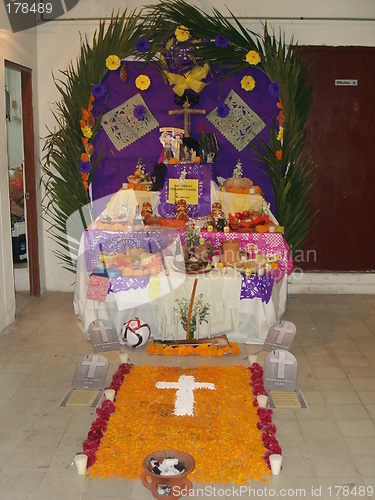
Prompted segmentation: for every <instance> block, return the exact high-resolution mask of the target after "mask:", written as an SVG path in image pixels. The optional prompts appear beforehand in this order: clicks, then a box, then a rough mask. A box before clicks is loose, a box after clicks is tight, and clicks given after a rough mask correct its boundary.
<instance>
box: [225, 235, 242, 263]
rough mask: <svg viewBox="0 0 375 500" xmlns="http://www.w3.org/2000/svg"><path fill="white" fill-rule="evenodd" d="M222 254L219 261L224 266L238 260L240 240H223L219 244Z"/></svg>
mask: <svg viewBox="0 0 375 500" xmlns="http://www.w3.org/2000/svg"><path fill="white" fill-rule="evenodd" d="M221 248H222V253H223V254H222V256H221V261H222V263H223V264H224V266H226V265H227V264H234V263H235V262H239V260H240V242H239V241H238V240H225V241H223V243H222V244H221Z"/></svg>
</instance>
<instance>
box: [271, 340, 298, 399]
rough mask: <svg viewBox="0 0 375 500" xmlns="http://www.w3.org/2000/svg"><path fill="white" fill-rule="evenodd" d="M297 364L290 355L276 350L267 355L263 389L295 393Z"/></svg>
mask: <svg viewBox="0 0 375 500" xmlns="http://www.w3.org/2000/svg"><path fill="white" fill-rule="evenodd" d="M297 367H298V363H297V360H296V358H295V357H294V356H293V354H292V353H290V352H288V351H282V350H276V351H272V352H270V353H269V354H268V356H267V358H266V361H265V363H264V372H263V379H264V388H265V389H266V390H267V391H272V390H280V391H295V390H296V388H297Z"/></svg>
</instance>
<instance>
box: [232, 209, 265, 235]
mask: <svg viewBox="0 0 375 500" xmlns="http://www.w3.org/2000/svg"><path fill="white" fill-rule="evenodd" d="M228 219H229V226H230V228H231V229H232V231H236V232H249V233H251V232H265V231H268V226H269V225H270V224H271V221H270V218H269V217H268V215H262V214H260V213H259V212H251V211H249V210H244V211H243V212H236V213H235V214H234V215H232V214H229V216H228Z"/></svg>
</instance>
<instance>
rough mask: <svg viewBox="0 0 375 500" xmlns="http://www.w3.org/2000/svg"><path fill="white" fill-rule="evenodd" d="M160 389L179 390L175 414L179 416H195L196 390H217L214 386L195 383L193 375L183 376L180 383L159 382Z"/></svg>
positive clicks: (157, 385)
mask: <svg viewBox="0 0 375 500" xmlns="http://www.w3.org/2000/svg"><path fill="white" fill-rule="evenodd" d="M156 387H157V388H158V389H177V392H176V401H175V407H174V412H173V413H174V414H175V415H178V416H183V415H190V416H192V415H193V407H194V392H193V391H194V390H195V389H209V390H210V391H212V390H214V389H215V385H214V384H210V383H204V382H195V379H194V377H193V376H191V375H181V377H180V378H179V379H178V382H157V383H156Z"/></svg>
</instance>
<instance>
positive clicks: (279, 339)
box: [263, 321, 297, 352]
mask: <svg viewBox="0 0 375 500" xmlns="http://www.w3.org/2000/svg"><path fill="white" fill-rule="evenodd" d="M296 331H297V329H296V326H295V325H294V324H293V323H292V322H291V321H278V322H277V323H274V324H273V325H272V326H271V328H270V330H269V332H268V335H267V338H266V340H265V341H264V345H263V349H264V350H265V351H268V352H270V351H274V350H275V349H283V350H285V351H289V349H290V346H291V345H292V342H293V339H294V336H295V334H296Z"/></svg>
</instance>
